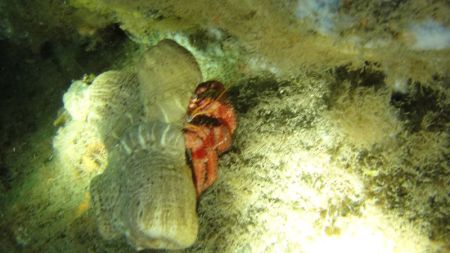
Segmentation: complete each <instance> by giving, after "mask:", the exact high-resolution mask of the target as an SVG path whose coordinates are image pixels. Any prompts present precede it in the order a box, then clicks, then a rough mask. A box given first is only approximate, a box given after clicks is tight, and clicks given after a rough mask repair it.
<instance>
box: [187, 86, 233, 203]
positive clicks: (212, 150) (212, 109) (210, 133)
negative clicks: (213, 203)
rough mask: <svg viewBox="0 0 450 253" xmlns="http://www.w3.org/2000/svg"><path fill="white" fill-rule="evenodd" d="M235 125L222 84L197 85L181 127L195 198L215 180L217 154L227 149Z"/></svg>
mask: <svg viewBox="0 0 450 253" xmlns="http://www.w3.org/2000/svg"><path fill="white" fill-rule="evenodd" d="M236 126H237V122H236V114H235V112H234V109H233V106H232V105H231V104H230V103H229V101H228V99H227V96H226V90H225V88H224V86H223V84H222V83H220V82H218V81H207V82H204V83H201V84H199V85H198V86H197V88H196V89H195V92H194V95H193V96H192V97H191V99H190V101H189V105H188V110H187V118H186V122H185V125H184V129H183V133H184V141H185V146H186V153H187V157H188V160H189V161H190V163H191V167H192V172H193V178H194V184H195V189H196V193H197V198H198V197H200V194H201V193H202V192H203V191H205V190H206V189H207V188H208V187H209V186H211V185H212V184H213V183H214V181H215V180H216V178H217V163H218V157H219V155H220V154H222V153H223V152H225V151H227V150H228V149H229V148H230V146H231V143H232V137H233V133H234V131H235V130H236Z"/></svg>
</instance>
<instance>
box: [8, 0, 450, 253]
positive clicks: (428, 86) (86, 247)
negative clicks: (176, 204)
mask: <svg viewBox="0 0 450 253" xmlns="http://www.w3.org/2000/svg"><path fill="white" fill-rule="evenodd" d="M449 17H450V7H449V5H448V2H447V1H421V0H396V1H362V0H354V1H352V0H345V1H344V0H342V1H339V0H321V1H312V0H296V1H293V0H289V1H272V0H265V1H254V0H248V1H237V0H226V1H206V0H204V1H200V0H197V1H191V0H190V1H140V0H138V1H126V0H94V1H87V0H71V1H52V0H43V1H6V0H0V76H1V77H0V89H1V91H0V112H1V114H0V122H1V124H0V190H1V192H0V200H1V203H0V228H1V230H0V235H1V236H0V252H11V253H13V252H135V250H134V249H133V248H132V247H131V246H130V245H129V244H128V243H127V241H126V239H125V238H124V237H120V239H117V240H112V241H108V240H104V239H103V238H102V237H101V236H100V235H99V233H98V231H97V223H96V216H95V213H94V211H93V210H92V205H91V197H90V196H91V195H90V192H89V183H90V180H91V179H92V177H93V176H95V175H97V174H100V173H101V172H102V171H103V169H104V168H103V166H106V165H105V164H104V163H102V161H103V160H101V159H102V155H104V153H102V152H104V151H103V150H100V149H96V148H92V146H89V148H88V147H87V146H86V147H84V146H83V145H82V144H83V143H89V139H88V137H89V136H90V135H89V133H86V134H85V135H80V136H84V137H80V138H81V139H82V140H81V141H80V142H79V143H81V144H79V143H78V144H77V145H75V144H73V143H69V142H67V147H65V146H64V145H66V144H64V145H63V144H61V142H58V140H61V138H59V139H58V138H56V136H61V133H63V132H64V133H67V132H70V131H72V130H70V129H69V127H68V125H69V123H70V122H71V121H73V119H71V118H70V117H69V116H67V115H68V114H67V105H66V104H64V103H63V95H64V94H65V93H66V92H67V91H68V89H69V87H70V86H71V84H72V83H74V81H75V80H80V81H81V82H83V83H85V84H86V85H89V84H90V83H91V82H92V80H93V79H94V78H95V77H96V76H98V75H100V74H101V73H103V72H105V71H108V70H119V69H120V70H123V69H126V70H130V69H131V70H132V69H133V68H135V66H136V64H137V63H136V62H137V59H138V58H139V57H140V55H141V54H142V52H143V51H144V50H145V49H146V48H148V47H150V46H153V45H155V44H156V43H157V42H158V41H160V40H162V39H172V40H175V41H177V42H178V43H179V44H181V45H182V46H184V47H185V48H187V49H188V50H189V51H190V52H191V53H192V54H193V55H194V57H195V58H196V60H197V61H198V63H199V65H200V68H201V71H202V74H203V78H204V80H210V79H216V80H220V81H221V82H223V83H224V84H225V86H226V87H227V89H228V94H229V99H230V101H231V103H232V104H233V106H234V108H235V110H236V113H237V115H238V128H237V131H236V134H235V137H234V142H233V146H232V148H231V149H230V150H229V151H228V152H227V153H225V154H224V155H222V156H221V158H220V162H219V178H218V180H217V181H216V182H215V184H214V185H213V186H212V187H211V188H209V189H208V190H207V191H206V192H205V193H204V194H203V195H202V197H201V199H200V201H199V203H198V207H197V211H198V216H199V221H200V230H199V235H198V239H197V241H196V243H195V244H194V245H193V246H192V247H190V248H187V249H185V250H181V251H180V252H319V253H320V252H392V253H394V252H395V253H397V252H411V253H415V252H417V253H419V252H450V244H449V242H450V168H449V158H450V157H449V126H450V124H449V123H450V122H449V118H450V112H449V111H450V96H449V95H450V94H449V76H448V73H449V67H450V19H449ZM73 131H75V132H76V131H79V130H73ZM83 138H85V139H83ZM74 147H75V148H74ZM105 152H107V151H105ZM147 252H152V250H147ZM158 252H159V251H158Z"/></svg>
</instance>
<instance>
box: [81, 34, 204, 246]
mask: <svg viewBox="0 0 450 253" xmlns="http://www.w3.org/2000/svg"><path fill="white" fill-rule="evenodd" d="M136 69H137V71H138V74H133V73H126V72H122V71H109V72H106V73H104V74H102V75H100V76H98V77H97V78H96V80H94V82H93V84H92V86H93V87H92V88H95V89H96V92H95V93H94V92H93V93H92V94H95V97H96V98H97V100H98V101H100V102H97V103H98V104H97V105H95V106H93V107H92V111H93V113H91V114H89V116H90V117H88V119H89V121H90V122H92V123H95V124H96V125H97V127H98V130H99V132H100V135H101V136H102V138H103V139H104V140H105V143H106V147H107V149H108V166H107V168H106V169H105V171H104V172H103V174H100V175H98V176H97V177H95V178H94V179H93V180H92V181H91V185H90V191H91V196H92V202H93V207H94V211H95V214H96V217H97V223H98V227H99V231H100V234H101V235H102V236H103V237H104V238H105V239H113V238H116V237H119V236H120V235H125V236H126V237H127V239H128V242H129V243H130V244H131V245H132V246H133V247H135V248H136V249H138V250H140V249H143V248H158V249H162V248H164V249H182V248H186V247H189V246H190V245H192V244H193V243H194V241H195V240H196V237H197V232H198V218H197V213H196V197H195V189H194V184H193V181H192V175H191V170H190V168H189V167H188V166H187V165H186V161H185V146H184V142H183V141H184V140H183V134H182V129H181V126H182V122H183V118H184V115H185V114H186V106H187V103H188V100H189V97H190V94H191V92H192V90H193V89H194V87H195V85H196V84H197V83H198V82H200V81H201V73H200V70H199V67H198V65H197V63H196V62H195V59H194V58H193V56H192V55H191V54H190V53H189V52H188V51H187V50H186V49H184V48H182V47H181V46H179V45H178V44H176V43H175V42H173V41H167V40H166V41H162V42H160V43H159V44H158V45H156V46H155V47H153V48H152V49H150V50H148V51H147V52H146V53H145V54H144V55H143V57H142V59H141V60H140V61H139V62H138V66H137V67H136ZM93 96H94V95H93ZM124 115H125V116H124ZM130 125H131V127H129V126H130Z"/></svg>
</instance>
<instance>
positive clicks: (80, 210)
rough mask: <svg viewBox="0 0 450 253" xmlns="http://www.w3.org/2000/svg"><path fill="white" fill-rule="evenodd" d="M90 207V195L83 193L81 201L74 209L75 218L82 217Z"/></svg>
mask: <svg viewBox="0 0 450 253" xmlns="http://www.w3.org/2000/svg"><path fill="white" fill-rule="evenodd" d="M90 205H91V194H89V192H88V191H87V192H85V193H84V195H83V200H81V202H80V204H79V205H78V206H77V208H76V209H75V218H78V217H80V216H81V215H83V214H84V213H85V212H86V211H87V210H88V209H89V207H90Z"/></svg>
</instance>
